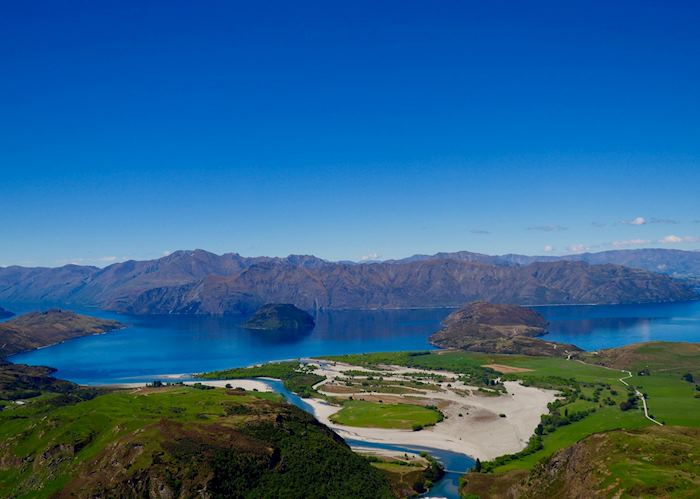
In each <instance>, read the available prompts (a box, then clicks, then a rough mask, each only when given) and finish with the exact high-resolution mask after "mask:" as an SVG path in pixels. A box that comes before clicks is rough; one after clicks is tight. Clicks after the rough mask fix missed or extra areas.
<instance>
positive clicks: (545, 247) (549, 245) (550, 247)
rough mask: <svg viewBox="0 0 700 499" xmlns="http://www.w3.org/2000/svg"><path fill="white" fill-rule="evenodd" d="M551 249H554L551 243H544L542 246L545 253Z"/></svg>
mask: <svg viewBox="0 0 700 499" xmlns="http://www.w3.org/2000/svg"><path fill="white" fill-rule="evenodd" d="M552 251H554V246H552V245H551V244H545V246H544V252H545V253H551V252H552Z"/></svg>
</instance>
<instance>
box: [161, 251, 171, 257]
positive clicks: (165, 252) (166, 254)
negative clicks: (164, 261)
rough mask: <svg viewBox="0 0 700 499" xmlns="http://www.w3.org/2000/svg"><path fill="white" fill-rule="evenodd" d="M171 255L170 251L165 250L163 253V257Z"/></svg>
mask: <svg viewBox="0 0 700 499" xmlns="http://www.w3.org/2000/svg"><path fill="white" fill-rule="evenodd" d="M172 253H173V251H172V250H165V251H163V256H168V255H172Z"/></svg>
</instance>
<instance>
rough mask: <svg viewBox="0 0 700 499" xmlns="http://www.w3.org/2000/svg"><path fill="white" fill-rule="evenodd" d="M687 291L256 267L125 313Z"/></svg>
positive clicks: (679, 296)
mask: <svg viewBox="0 0 700 499" xmlns="http://www.w3.org/2000/svg"><path fill="white" fill-rule="evenodd" d="M696 296H697V295H696V294H695V293H694V292H693V291H692V289H690V288H689V287H688V286H686V285H684V284H681V283H678V282H676V281H673V280H671V279H670V278H668V277H666V276H662V275H657V274H651V273H648V272H644V271H641V270H634V269H627V268H624V267H619V266H614V265H606V266H590V265H588V264H585V263H581V262H552V263H534V264H531V265H528V266H524V267H522V266H514V267H503V266H493V265H486V264H480V263H473V262H468V261H456V260H425V261H415V262H410V263H405V264H401V265H396V264H383V263H375V264H365V265H345V264H326V265H323V266H320V267H317V268H312V269H309V268H299V267H295V266H291V265H288V264H285V263H280V262H266V263H264V264H258V265H253V266H251V267H249V268H247V269H245V270H244V271H242V272H240V273H238V274H235V275H232V276H229V277H219V276H210V277H207V278H205V279H202V280H201V281H199V282H197V283H193V284H187V285H185V286H177V287H165V288H158V289H154V290H149V291H147V292H145V293H143V294H142V295H140V296H138V297H136V299H135V300H134V301H133V302H132V304H131V305H130V306H127V307H126V308H124V310H126V311H128V312H132V313H136V314H144V313H154V312H160V313H205V314H207V313H209V314H216V313H232V312H233V313H235V312H241V311H246V310H250V311H252V310H254V309H256V308H257V307H258V306H260V305H262V304H263V303H266V302H270V301H271V302H287V303H294V304H295V305H296V306H298V307H300V308H303V309H307V310H311V309H314V308H328V309H368V308H409V307H445V306H452V307H455V306H460V305H461V304H463V303H465V302H468V301H475V300H487V301H491V302H495V303H517V304H525V305H534V304H545V303H571V304H576V303H643V302H663V301H677V300H688V299H693V298H695V297H696Z"/></svg>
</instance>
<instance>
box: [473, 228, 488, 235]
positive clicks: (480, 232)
mask: <svg viewBox="0 0 700 499" xmlns="http://www.w3.org/2000/svg"><path fill="white" fill-rule="evenodd" d="M469 232H471V233H472V234H481V235H484V236H486V235H488V234H491V232H490V231H488V230H481V229H472V230H470V231H469Z"/></svg>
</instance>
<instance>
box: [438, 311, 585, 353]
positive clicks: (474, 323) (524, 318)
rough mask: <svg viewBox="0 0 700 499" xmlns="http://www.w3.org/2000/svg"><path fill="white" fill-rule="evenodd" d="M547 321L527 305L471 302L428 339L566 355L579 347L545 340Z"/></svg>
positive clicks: (442, 343) (472, 346)
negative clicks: (542, 337) (543, 338)
mask: <svg viewBox="0 0 700 499" xmlns="http://www.w3.org/2000/svg"><path fill="white" fill-rule="evenodd" d="M546 328H547V321H545V319H544V317H542V316H541V315H540V314H538V313H537V312H535V311H534V310H531V309H529V308H525V307H520V306H517V305H505V304H496V303H487V302H482V301H478V302H473V303H469V304H467V305H465V306H464V307H462V308H461V309H459V310H456V311H454V312H452V313H451V314H450V315H448V316H447V317H446V318H445V320H444V321H443V323H442V329H440V331H438V332H437V333H435V334H433V335H432V336H431V337H430V342H431V343H433V344H434V345H436V346H439V347H442V348H459V349H461V350H469V351H472V352H487V353H509V354H516V353H517V354H525V355H546V356H566V355H567V354H568V353H571V352H578V351H580V349H579V348H578V347H576V346H574V345H562V344H557V343H552V342H548V341H544V340H541V339H538V338H535V337H536V336H540V335H542V334H544V333H545V332H546Z"/></svg>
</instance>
